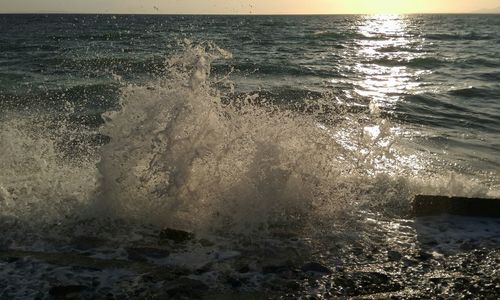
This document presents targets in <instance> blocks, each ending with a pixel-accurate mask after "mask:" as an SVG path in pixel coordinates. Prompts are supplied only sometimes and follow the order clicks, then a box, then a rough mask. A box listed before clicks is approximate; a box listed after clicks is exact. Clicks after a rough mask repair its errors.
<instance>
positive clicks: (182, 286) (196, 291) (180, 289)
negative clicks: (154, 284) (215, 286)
mask: <svg viewBox="0 0 500 300" xmlns="http://www.w3.org/2000/svg"><path fill="white" fill-rule="evenodd" d="M208 290H209V287H208V286H207V285H206V284H204V283H203V282H201V281H198V280H195V279H191V278H187V277H183V278H180V279H178V280H177V281H174V282H168V283H167V284H166V285H165V291H166V293H167V294H168V295H169V296H170V297H179V296H185V297H189V298H196V297H199V296H200V295H202V294H203V293H204V292H206V291H208Z"/></svg>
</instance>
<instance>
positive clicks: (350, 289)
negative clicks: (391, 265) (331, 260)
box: [331, 272, 402, 296]
mask: <svg viewBox="0 0 500 300" xmlns="http://www.w3.org/2000/svg"><path fill="white" fill-rule="evenodd" d="M332 282H333V287H334V288H333V290H332V291H331V292H334V293H336V294H337V295H339V296H340V295H342V296H361V295H369V294H376V293H387V292H395V291H399V290H401V289H402V286H401V285H400V284H399V283H397V282H394V281H392V280H391V279H390V277H389V276H387V275H385V274H383V273H378V272H354V273H345V274H341V275H340V276H337V277H335V278H333V279H332Z"/></svg>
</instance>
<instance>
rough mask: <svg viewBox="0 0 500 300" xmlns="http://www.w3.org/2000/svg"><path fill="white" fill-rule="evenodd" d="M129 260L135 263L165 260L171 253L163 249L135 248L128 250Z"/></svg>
mask: <svg viewBox="0 0 500 300" xmlns="http://www.w3.org/2000/svg"><path fill="white" fill-rule="evenodd" d="M125 250H126V251H127V255H128V259H130V260H134V261H147V259H148V258H165V257H167V256H169V255H170V252H169V251H168V250H166V249H161V248H150V247H133V248H126V249H125Z"/></svg>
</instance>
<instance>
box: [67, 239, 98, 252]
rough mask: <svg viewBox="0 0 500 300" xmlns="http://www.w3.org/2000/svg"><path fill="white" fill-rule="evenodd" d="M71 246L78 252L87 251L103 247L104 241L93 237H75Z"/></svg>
mask: <svg viewBox="0 0 500 300" xmlns="http://www.w3.org/2000/svg"><path fill="white" fill-rule="evenodd" d="M71 244H72V245H73V246H74V247H75V248H76V249H78V250H82V251H87V250H90V249H95V248H99V247H103V246H105V245H106V241H105V240H103V239H100V238H98V237H94V236H75V237H74V238H73V239H72V241H71Z"/></svg>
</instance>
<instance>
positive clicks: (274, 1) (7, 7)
mask: <svg viewBox="0 0 500 300" xmlns="http://www.w3.org/2000/svg"><path fill="white" fill-rule="evenodd" d="M498 7H500V0H142V1H141V0H0V13H22V12H65V13H161V14H249V13H253V14H357V13H365V14H372V13H460V12H474V11H477V10H481V9H485V8H486V9H492V8H498Z"/></svg>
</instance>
